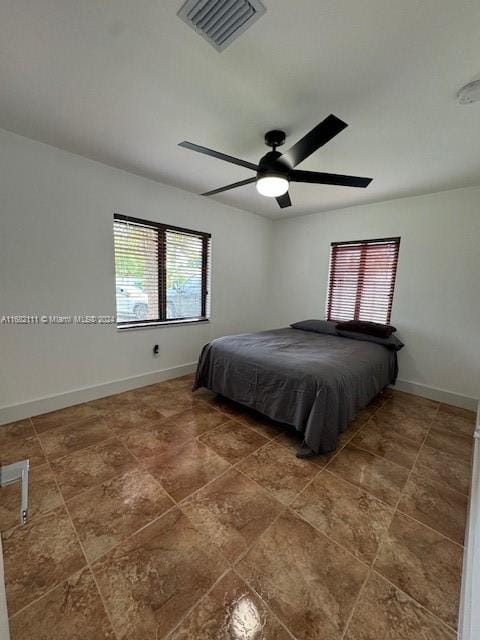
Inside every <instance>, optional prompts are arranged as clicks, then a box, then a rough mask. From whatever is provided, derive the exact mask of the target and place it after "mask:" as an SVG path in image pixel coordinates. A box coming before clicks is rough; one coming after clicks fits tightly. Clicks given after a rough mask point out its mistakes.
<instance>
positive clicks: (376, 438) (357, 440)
mask: <svg viewBox="0 0 480 640" xmlns="http://www.w3.org/2000/svg"><path fill="white" fill-rule="evenodd" d="M351 443H352V444H353V445H354V446H356V447H358V448H359V449H365V450H366V451H370V453H375V454H376V455H377V456H380V457H381V458H385V459H386V460H391V461H392V462H396V463H397V464H399V465H400V466H402V467H405V468H406V469H411V468H412V467H413V463H414V462H415V458H416V457H417V453H418V450H419V448H420V445H419V444H416V443H415V442H413V441H412V440H408V439H407V438H404V437H403V436H402V435H400V434H399V433H397V431H395V430H394V429H392V428H391V427H388V426H383V425H379V424H378V422H376V421H374V418H373V419H372V420H371V421H370V422H368V424H366V425H365V426H364V427H363V429H362V430H361V431H359V433H357V435H356V436H355V437H354V438H353V440H352V441H351Z"/></svg>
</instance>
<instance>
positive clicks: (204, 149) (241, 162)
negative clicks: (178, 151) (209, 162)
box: [178, 140, 258, 171]
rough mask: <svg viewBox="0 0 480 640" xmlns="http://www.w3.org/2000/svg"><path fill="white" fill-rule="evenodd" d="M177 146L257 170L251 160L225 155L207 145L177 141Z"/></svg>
mask: <svg viewBox="0 0 480 640" xmlns="http://www.w3.org/2000/svg"><path fill="white" fill-rule="evenodd" d="M178 146H179V147H184V148H185V149H190V150H191V151H197V152H198V153H204V154H205V155H206V156H211V157H212V158H218V159H219V160H224V161H225V162H231V163H232V164H238V165H239V166H240V167H246V168H247V169H252V171H258V167H257V165H256V164H253V162H247V160H241V159H240V158H234V157H233V156H227V155H226V154H225V153H220V151H214V150H213V149H209V148H208V147H202V146H201V145H199V144H194V143H193V142H187V141H185V140H184V141H183V142H179V143H178Z"/></svg>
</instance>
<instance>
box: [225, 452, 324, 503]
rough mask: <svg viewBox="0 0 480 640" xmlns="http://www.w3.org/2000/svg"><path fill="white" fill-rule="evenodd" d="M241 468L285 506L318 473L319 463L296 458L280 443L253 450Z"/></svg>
mask: <svg viewBox="0 0 480 640" xmlns="http://www.w3.org/2000/svg"><path fill="white" fill-rule="evenodd" d="M238 468H239V469H240V471H242V472H243V473H245V474H246V475H247V476H249V477H250V478H252V479H253V480H255V481H256V482H258V483H259V484H260V485H261V486H262V487H264V488H265V489H267V490H268V491H269V492H270V493H272V494H273V495H274V496H275V497H276V498H277V500H279V501H280V502H281V503H283V504H285V505H287V504H289V503H290V502H291V501H292V500H293V499H294V498H295V496H296V495H297V494H298V493H299V491H301V490H302V489H303V488H304V487H305V485H306V484H307V482H309V481H310V480H311V479H312V478H313V476H314V475H315V474H316V473H318V466H317V465H315V464H313V462H311V461H310V460H300V459H299V458H296V457H295V456H293V455H292V454H291V453H290V451H288V450H287V449H286V448H285V447H282V446H281V445H279V444H277V443H276V442H270V443H269V444H267V445H266V446H264V447H262V448H261V449H258V450H257V451H255V452H254V453H252V455H250V456H248V458H245V459H244V460H242V462H240V464H239V465H238Z"/></svg>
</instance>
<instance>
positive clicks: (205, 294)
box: [113, 213, 212, 329]
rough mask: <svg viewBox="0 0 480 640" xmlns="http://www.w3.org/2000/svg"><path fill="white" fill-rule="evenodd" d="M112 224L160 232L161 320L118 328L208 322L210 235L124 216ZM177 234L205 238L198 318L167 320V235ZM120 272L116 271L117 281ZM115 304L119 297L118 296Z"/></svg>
mask: <svg viewBox="0 0 480 640" xmlns="http://www.w3.org/2000/svg"><path fill="white" fill-rule="evenodd" d="M113 221H114V223H115V222H116V221H119V222H131V223H132V224H138V225H140V226H143V227H147V228H149V229H155V230H156V231H157V233H158V315H159V317H158V318H154V319H150V320H126V321H122V322H118V320H117V328H118V329H134V328H144V327H154V326H163V325H181V324H191V323H195V322H208V321H209V320H210V314H209V313H208V311H209V304H208V302H209V300H208V299H209V295H210V292H209V290H208V284H209V275H210V274H209V262H210V261H209V257H210V251H211V246H210V242H211V237H212V234H211V233H206V232H205V231H196V230H194V229H187V228H185V227H177V226H175V225H172V224H164V223H162V222H154V221H152V220H145V219H143V218H137V217H133V216H127V215H124V214H121V213H114V214H113ZM167 231H178V232H180V233H185V234H188V235H191V236H197V237H200V238H201V239H202V276H201V281H202V294H201V295H202V301H201V304H202V310H201V315H200V316H196V317H186V318H170V319H168V318H167V277H166V274H167V261H166V232H167ZM116 276H117V273H116V271H115V279H116ZM115 304H116V296H115Z"/></svg>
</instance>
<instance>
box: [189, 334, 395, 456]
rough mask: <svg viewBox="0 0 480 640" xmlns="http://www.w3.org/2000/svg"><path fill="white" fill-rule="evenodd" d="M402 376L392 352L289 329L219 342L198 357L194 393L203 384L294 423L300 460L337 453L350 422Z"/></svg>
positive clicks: (372, 344)
mask: <svg viewBox="0 0 480 640" xmlns="http://www.w3.org/2000/svg"><path fill="white" fill-rule="evenodd" d="M397 373H398V366H397V353H396V350H395V349H392V348H386V347H385V346H383V345H382V344H377V343H376V342H371V341H370V340H369V338H365V337H364V336H363V337H361V338H357V339H351V338H348V337H344V336H342V335H338V334H335V333H333V334H327V333H317V332H314V331H305V330H299V329H296V328H292V327H288V328H284V329H274V330H270V331H260V332H258V333H246V334H241V335H233V336H226V337H223V338H217V339H216V340H213V341H212V342H210V343H209V344H207V345H206V346H205V347H204V348H203V350H202V353H201V355H200V358H199V362H198V367H197V373H196V377H195V383H194V389H197V388H199V387H205V388H207V389H210V390H211V391H213V392H215V393H218V394H221V395H222V396H225V397H226V398H228V399H230V400H233V401H235V402H238V403H240V404H242V405H245V406H247V407H249V408H251V409H254V410H256V411H259V412H260V413H262V414H264V415H265V416H268V417H269V418H271V419H272V420H275V421H277V422H280V423H284V424H288V425H292V426H293V427H294V428H295V429H296V430H297V431H299V432H300V433H302V434H303V438H304V441H303V444H302V447H301V448H300V450H299V452H298V454H297V455H312V454H319V453H328V452H330V451H333V450H335V448H336V446H337V439H338V436H339V435H340V434H341V433H343V432H344V431H345V430H346V429H347V426H348V423H349V422H350V421H351V420H352V419H353V418H354V417H355V415H356V414H357V413H358V412H359V411H360V410H361V409H362V408H364V407H365V406H366V405H367V404H368V403H369V402H370V401H371V400H372V399H373V398H374V397H375V396H376V395H377V394H378V393H379V392H381V391H382V390H383V389H384V388H385V387H386V386H387V385H388V384H393V383H394V382H395V380H396V377H397Z"/></svg>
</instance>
